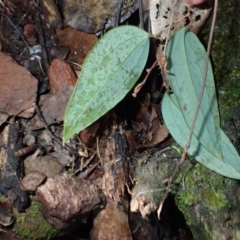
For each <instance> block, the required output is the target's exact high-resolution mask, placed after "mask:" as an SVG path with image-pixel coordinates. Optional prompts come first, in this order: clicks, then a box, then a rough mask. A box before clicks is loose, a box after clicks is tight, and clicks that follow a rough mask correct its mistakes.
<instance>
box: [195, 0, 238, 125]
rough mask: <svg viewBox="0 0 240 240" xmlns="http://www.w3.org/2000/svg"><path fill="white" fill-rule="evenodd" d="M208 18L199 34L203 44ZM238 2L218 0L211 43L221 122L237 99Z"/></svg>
mask: <svg viewBox="0 0 240 240" xmlns="http://www.w3.org/2000/svg"><path fill="white" fill-rule="evenodd" d="M209 28H210V21H209V23H208V25H207V27H206V28H204V30H203V32H202V34H201V35H200V37H201V39H202V41H203V42H204V43H205V45H206V43H207V41H208V32H209ZM239 29H240V2H239V1H238V0H229V1H225V0H220V1H219V8H218V17H217V23H216V27H215V31H214V41H213V45H212V54H211V55H212V64H213V67H214V68H213V69H214V76H215V81H216V86H217V91H218V97H219V110H220V115H221V119H222V123H224V120H225V118H226V116H228V115H229V114H232V113H233V111H234V108H235V107H237V106H238V102H239V100H240V91H239V89H240V81H239V80H240V70H239V66H240V58H239V55H240V35H239Z"/></svg>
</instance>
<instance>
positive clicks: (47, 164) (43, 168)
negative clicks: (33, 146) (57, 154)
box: [24, 155, 62, 177]
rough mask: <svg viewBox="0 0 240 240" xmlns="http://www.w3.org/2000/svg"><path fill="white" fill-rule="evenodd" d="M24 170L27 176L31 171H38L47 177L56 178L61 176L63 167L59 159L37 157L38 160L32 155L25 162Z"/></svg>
mask: <svg viewBox="0 0 240 240" xmlns="http://www.w3.org/2000/svg"><path fill="white" fill-rule="evenodd" d="M24 169H25V174H28V173H29V172H31V171H38V172H41V173H43V174H45V175H46V176H47V177H54V176H55V175H57V174H60V172H61V171H62V165H61V164H60V163H59V161H58V159H56V158H53V157H51V156H49V155H46V156H37V157H36V158H35V157H34V155H31V156H29V157H27V158H26V159H25V160H24Z"/></svg>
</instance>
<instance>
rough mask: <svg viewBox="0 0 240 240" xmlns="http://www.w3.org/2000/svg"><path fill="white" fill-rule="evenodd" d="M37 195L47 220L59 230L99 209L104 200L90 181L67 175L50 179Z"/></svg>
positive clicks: (39, 189)
mask: <svg viewBox="0 0 240 240" xmlns="http://www.w3.org/2000/svg"><path fill="white" fill-rule="evenodd" d="M36 195H37V199H38V201H39V202H40V203H41V204H42V211H43V214H44V216H45V218H46V219H47V220H48V221H49V222H50V223H51V224H52V225H54V226H55V227H56V228H58V229H61V228H64V227H66V226H68V224H69V223H70V222H71V221H73V220H74V219H76V218H77V217H79V215H82V214H85V213H88V212H90V211H92V210H94V209H95V208H97V207H99V206H100V205H101V203H102V201H103V199H104V198H103V196H102V194H101V193H100V191H99V189H98V188H97V187H96V186H95V185H93V184H91V182H90V181H86V180H84V179H81V178H76V177H71V176H69V175H67V174H63V175H61V176H56V177H54V178H48V179H47V181H46V183H45V184H44V185H42V186H40V187H39V188H38V189H37V192H36Z"/></svg>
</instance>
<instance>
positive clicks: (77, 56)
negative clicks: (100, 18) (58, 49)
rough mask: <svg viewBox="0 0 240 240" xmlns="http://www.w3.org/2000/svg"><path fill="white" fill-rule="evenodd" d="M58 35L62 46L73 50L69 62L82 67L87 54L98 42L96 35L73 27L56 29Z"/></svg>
mask: <svg viewBox="0 0 240 240" xmlns="http://www.w3.org/2000/svg"><path fill="white" fill-rule="evenodd" d="M56 35H57V37H58V40H59V44H60V45H62V46H66V47H69V48H70V49H71V52H70V53H69V55H68V58H67V61H69V62H71V63H76V64H79V65H80V66H81V65H83V62H84V60H85V58H86V56H87V54H88V53H89V51H90V50H91V49H92V48H93V46H94V44H95V43H96V42H97V41H98V38H97V36H96V35H95V34H88V33H85V32H81V31H78V30H76V29H74V28H72V27H66V28H64V29H62V30H61V29H56ZM73 67H74V65H73ZM78 69H79V68H78Z"/></svg>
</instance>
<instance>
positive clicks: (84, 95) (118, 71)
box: [63, 26, 149, 141]
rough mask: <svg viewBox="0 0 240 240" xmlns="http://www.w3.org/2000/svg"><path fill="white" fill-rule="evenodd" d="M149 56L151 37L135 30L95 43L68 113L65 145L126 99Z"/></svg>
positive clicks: (115, 32)
mask: <svg viewBox="0 0 240 240" xmlns="http://www.w3.org/2000/svg"><path fill="white" fill-rule="evenodd" d="M148 52H149V37H148V33H147V32H145V31H143V30H141V29H140V28H137V27H134V26H121V27H117V28H114V29H112V30H110V31H109V32H107V33H106V34H105V35H104V36H103V37H102V38H101V39H100V40H99V41H98V42H97V43H96V45H95V46H94V48H93V49H92V51H91V52H90V53H89V55H88V57H87V58H86V60H85V63H84V65H83V68H82V71H81V75H80V76H79V78H78V82H77V85H76V87H75V90H74V92H73V95H72V97H71V99H70V101H69V104H68V106H67V109H66V112H65V116H64V130H63V139H64V141H67V140H68V139H69V138H70V137H71V136H72V135H74V134H76V133H78V132H79V131H81V130H83V129H84V128H86V127H87V126H89V125H90V124H92V123H93V122H95V121H96V120H97V119H99V118H100V117H101V116H103V115H104V114H105V113H107V112H108V111H109V110H110V109H112V108H113V107H114V106H115V105H116V104H117V103H119V102H120V101H121V100H122V99H123V98H124V97H125V96H126V94H127V93H128V92H129V91H130V90H131V88H132V87H133V85H134V84H135V83H136V81H137V80H138V78H139V76H140V74H141V73H142V70H143V68H144V66H145V64H146V61H147V57H148Z"/></svg>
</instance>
